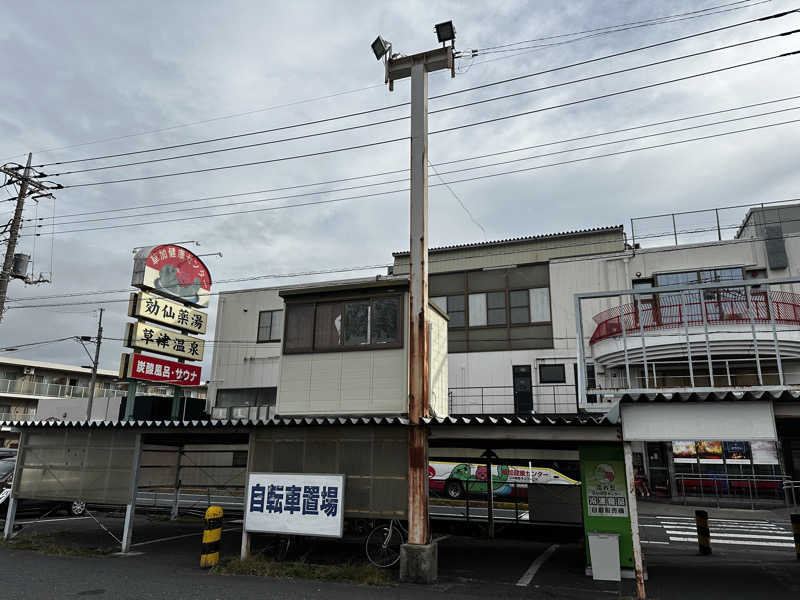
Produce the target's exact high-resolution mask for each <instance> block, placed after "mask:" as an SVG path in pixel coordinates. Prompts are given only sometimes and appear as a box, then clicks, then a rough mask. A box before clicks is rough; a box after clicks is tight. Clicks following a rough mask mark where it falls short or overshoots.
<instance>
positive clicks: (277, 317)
mask: <svg viewBox="0 0 800 600" xmlns="http://www.w3.org/2000/svg"><path fill="white" fill-rule="evenodd" d="M281 329H283V311H282V310H262V311H261V312H260V313H258V337H257V338H256V342H258V343H261V342H279V341H280V339H281Z"/></svg>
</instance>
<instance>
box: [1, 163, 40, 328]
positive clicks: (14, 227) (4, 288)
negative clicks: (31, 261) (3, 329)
mask: <svg viewBox="0 0 800 600" xmlns="http://www.w3.org/2000/svg"><path fill="white" fill-rule="evenodd" d="M31 160H33V154H32V153H28V164H27V165H25V171H24V172H23V174H22V181H20V184H19V195H18V196H17V208H16V209H15V210H14V218H13V220H12V221H11V231H10V235H9V237H8V246H7V247H6V257H5V260H4V261H3V270H2V271H0V322H1V321H2V320H3V311H4V310H5V307H6V293H7V292H8V282H9V281H10V280H11V269H12V267H13V265H14V252H15V251H16V249H17V239H18V238H19V226H20V225H21V224H22V210H23V209H24V208H25V194H27V193H28V181H29V176H30V173H31ZM6 174H8V173H6Z"/></svg>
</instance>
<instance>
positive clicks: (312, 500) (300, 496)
mask: <svg viewBox="0 0 800 600" xmlns="http://www.w3.org/2000/svg"><path fill="white" fill-rule="evenodd" d="M245 494H246V496H245V518H244V527H245V530H246V531H249V532H254V533H281V534H287V535H310V536H321V537H342V524H343V523H344V475H314V474H290V473H250V477H249V478H248V481H247V489H246V490H245Z"/></svg>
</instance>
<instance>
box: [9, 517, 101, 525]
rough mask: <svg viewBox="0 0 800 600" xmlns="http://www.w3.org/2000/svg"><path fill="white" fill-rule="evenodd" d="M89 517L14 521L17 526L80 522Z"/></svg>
mask: <svg viewBox="0 0 800 600" xmlns="http://www.w3.org/2000/svg"><path fill="white" fill-rule="evenodd" d="M89 518H90V517H62V518H60V519H34V520H33V521H16V523H17V524H18V525H30V524H31V523H55V522H57V521H80V520H81V519H89Z"/></svg>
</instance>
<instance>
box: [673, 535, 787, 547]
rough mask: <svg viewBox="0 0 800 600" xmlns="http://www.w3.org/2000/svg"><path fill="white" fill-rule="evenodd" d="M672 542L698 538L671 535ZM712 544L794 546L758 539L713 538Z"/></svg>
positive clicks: (694, 540)
mask: <svg viewBox="0 0 800 600" xmlns="http://www.w3.org/2000/svg"><path fill="white" fill-rule="evenodd" d="M669 541H670V542H695V543H697V538H691V537H687V538H684V537H670V538H669ZM711 544H712V545H713V544H732V545H739V546H770V547H774V548H794V544H793V543H782V542H759V541H756V540H712V542H711Z"/></svg>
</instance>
